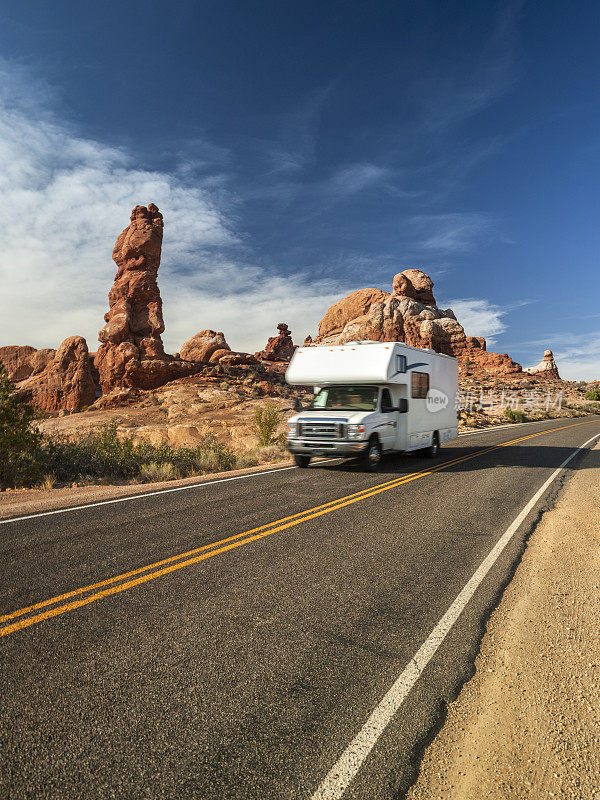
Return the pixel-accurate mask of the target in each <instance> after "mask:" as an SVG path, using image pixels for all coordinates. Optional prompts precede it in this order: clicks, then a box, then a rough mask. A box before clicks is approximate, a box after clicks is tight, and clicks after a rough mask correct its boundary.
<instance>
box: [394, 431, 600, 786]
mask: <svg viewBox="0 0 600 800" xmlns="http://www.w3.org/2000/svg"><path fill="white" fill-rule="evenodd" d="M584 459H585V460H583V461H582V462H581V468H580V469H579V470H578V471H577V472H576V473H575V474H574V476H573V477H572V478H571V479H570V480H569V481H568V482H567V484H566V486H565V488H564V490H563V491H562V492H561V494H560V495H559V498H558V502H557V504H556V506H555V507H554V508H553V509H552V510H551V511H549V512H547V513H546V514H544V516H543V517H542V519H541V521H540V523H539V525H538V526H537V527H536V529H535V531H534V533H533V534H532V536H531V538H530V540H529V544H528V547H527V549H526V551H525V554H524V556H523V560H522V562H521V563H520V565H519V567H518V568H517V571H516V573H515V576H514V578H513V580H512V582H511V583H510V584H509V586H508V588H507V589H506V591H505V593H504V596H503V599H502V601H501V603H500V605H499V606H498V608H497V609H496V610H495V611H494V613H493V614H492V616H491V619H490V621H489V624H488V629H487V633H486V635H485V637H484V639H483V642H482V647H481V652H480V654H479V656H478V657H477V660H476V674H475V676H474V677H473V678H472V679H471V680H470V681H469V682H468V683H467V684H465V686H464V687H463V690H462V692H461V694H460V695H459V697H458V699H457V700H456V701H455V702H454V703H452V704H451V705H450V707H449V709H448V717H447V720H446V722H445V724H444V726H443V727H442V729H441V731H440V733H439V734H438V736H437V737H436V739H435V740H434V741H433V743H432V744H431V746H430V747H429V748H428V749H427V751H426V753H425V757H424V759H423V762H422V765H421V771H420V775H419V778H418V780H417V783H416V784H415V785H414V786H413V787H412V789H411V790H410V791H409V793H408V795H407V797H408V798H409V799H410V800H434V798H436V799H437V798H440V799H441V798H443V800H471V799H472V800H507V798H515V799H516V798H536V800H537V799H538V798H539V799H540V800H541V798H549V797H556V798H561V800H567V799H570V798H573V800H575V798H577V800H589V798H600V632H599V631H600V627H599V622H600V444H597V445H596V447H595V449H594V450H593V451H592V452H591V453H590V454H589V455H586V456H584Z"/></svg>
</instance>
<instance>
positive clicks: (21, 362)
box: [0, 345, 56, 383]
mask: <svg viewBox="0 0 600 800" xmlns="http://www.w3.org/2000/svg"><path fill="white" fill-rule="evenodd" d="M55 355H56V350H51V349H50V348H44V349H42V350H36V348H35V347H30V346H29V345H22V346H21V345H7V346H6V347H0V362H2V364H4V368H5V369H6V373H7V375H8V377H9V378H10V380H11V381H12V382H13V383H18V382H19V381H24V380H26V379H27V378H30V377H31V376H32V375H38V374H39V373H40V372H42V371H43V370H44V369H45V368H46V367H47V366H48V364H49V363H50V361H52V359H53V358H54V356H55Z"/></svg>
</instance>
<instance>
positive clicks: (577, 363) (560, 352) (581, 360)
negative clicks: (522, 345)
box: [546, 331, 600, 381]
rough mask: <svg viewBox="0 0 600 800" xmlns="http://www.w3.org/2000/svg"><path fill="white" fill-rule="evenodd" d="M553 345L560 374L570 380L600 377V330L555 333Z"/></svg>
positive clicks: (551, 345)
mask: <svg viewBox="0 0 600 800" xmlns="http://www.w3.org/2000/svg"><path fill="white" fill-rule="evenodd" d="M552 340H553V341H552V343H551V344H548V345H546V347H551V349H552V351H553V353H554V360H555V361H556V364H557V366H558V371H559V374H560V376H561V377H562V378H564V379H565V380H568V381H586V380H587V381H590V380H598V379H600V331H592V332H590V333H583V334H564V335H562V336H560V335H559V336H556V335H554V336H553V337H552Z"/></svg>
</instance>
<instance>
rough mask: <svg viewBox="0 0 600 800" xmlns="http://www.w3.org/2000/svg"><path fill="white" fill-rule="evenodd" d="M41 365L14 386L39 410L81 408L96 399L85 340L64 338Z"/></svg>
mask: <svg viewBox="0 0 600 800" xmlns="http://www.w3.org/2000/svg"><path fill="white" fill-rule="evenodd" d="M52 352H54V357H53V358H52V360H51V361H49V362H48V363H47V364H46V366H45V368H44V369H43V370H41V371H40V372H38V373H36V374H32V375H31V377H29V378H27V379H26V380H24V381H21V382H20V383H19V384H18V385H17V392H18V394H19V395H20V396H21V397H22V398H23V399H24V400H25V401H26V402H28V403H31V404H32V405H34V406H35V407H36V408H39V409H41V410H42V411H62V410H66V411H81V409H82V408H85V407H86V406H89V405H91V404H92V403H93V402H94V400H95V399H96V387H95V385H94V379H93V376H92V369H91V364H90V359H89V354H88V348H87V344H86V341H85V339H84V338H83V337H81V336H70V337H69V338H68V339H65V340H64V342H63V343H62V344H61V345H60V347H59V348H58V350H56V351H52Z"/></svg>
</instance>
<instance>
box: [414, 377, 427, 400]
mask: <svg viewBox="0 0 600 800" xmlns="http://www.w3.org/2000/svg"><path fill="white" fill-rule="evenodd" d="M410 380H411V382H410V396H411V397H414V398H416V399H421V400H424V399H425V398H426V397H427V392H428V391H429V373H427V372H412V373H411V376H410Z"/></svg>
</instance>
